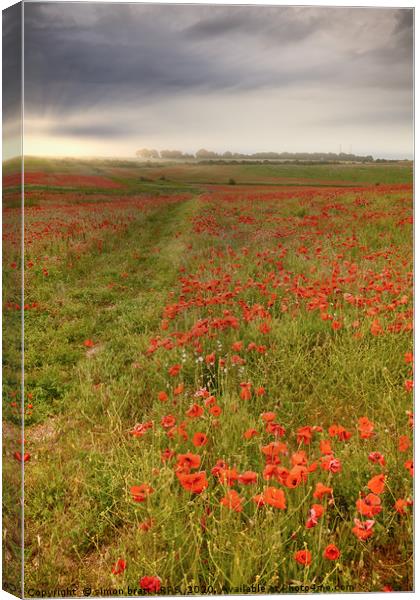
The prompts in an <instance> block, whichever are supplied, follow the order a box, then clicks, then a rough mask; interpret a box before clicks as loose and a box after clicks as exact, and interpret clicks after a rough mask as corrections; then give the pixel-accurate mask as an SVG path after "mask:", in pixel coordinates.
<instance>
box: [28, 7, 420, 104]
mask: <svg viewBox="0 0 420 600" xmlns="http://www.w3.org/2000/svg"><path fill="white" fill-rule="evenodd" d="M350 10H351V9H350ZM365 10H368V9H365ZM343 11H344V12H343ZM365 14H367V13H365ZM352 15H353V17H354V18H353V25H352ZM394 15H395V28H394V35H392V36H391V37H390V39H389V40H386V43H385V44H384V41H383V40H382V39H381V32H380V30H379V32H378V30H376V31H375V30H373V31H372V38H373V46H372V44H371V47H369V48H367V49H366V50H363V48H362V49H359V50H358V51H357V52H356V53H354V52H353V51H352V50H351V49H348V48H346V47H345V44H344V46H343V47H341V42H340V40H339V39H338V40H336V47H334V44H332V45H331V55H330V60H327V61H326V60H325V59H324V60H321V61H320V62H319V63H318V64H316V63H315V64H314V63H313V61H312V62H311V60H309V61H305V59H304V57H300V56H299V55H298V53H297V55H296V60H295V62H294V63H293V64H291V63H290V62H289V60H286V59H284V58H283V56H282V53H283V51H284V50H285V49H287V47H289V48H290V45H291V44H292V45H293V44H294V45H295V46H296V49H297V51H298V50H299V44H300V43H301V42H302V41H305V42H306V43H307V45H308V49H309V51H310V49H311V43H313V46H314V50H315V52H316V49H317V42H316V41H315V42H311V40H313V39H314V37H316V36H317V34H322V33H323V32H325V31H328V30H329V31H331V29H334V23H338V25H339V26H342V25H343V23H340V20H341V21H343V17H344V20H345V19H348V20H349V26H348V28H349V29H351V28H353V29H354V30H355V31H357V28H358V26H359V22H360V21H362V23H363V9H362V10H360V9H359V10H358V11H357V12H353V13H351V12H349V9H327V8H318V9H307V10H305V9H302V8H285V7H267V8H264V9H261V8H260V7H252V6H247V7H240V8H238V7H211V6H210V7H209V6H190V7H186V6H185V5H184V6H176V5H172V6H171V5H166V6H165V5H163V6H162V5H155V6H151V5H149V6H147V5H143V6H141V5H106V4H103V5H94V4H89V3H88V4H58V3H57V4H27V5H26V9H25V22H26V37H25V57H26V63H25V65H26V89H27V97H28V98H31V104H32V106H31V108H32V109H33V110H35V111H37V112H39V113H41V114H43V115H46V114H49V113H50V112H51V111H53V112H58V113H59V112H66V111H67V110H74V109H76V108H78V107H80V108H83V107H84V106H91V105H92V104H93V105H95V104H100V105H104V104H107V103H113V102H124V101H130V102H132V101H135V99H136V98H137V99H138V100H139V102H141V101H142V100H144V99H145V98H147V97H149V96H151V95H152V96H153V95H155V96H159V95H167V94H177V93H185V92H188V91H191V90H195V91H198V92H200V91H201V92H203V93H204V92H206V93H214V92H216V91H217V90H239V89H243V90H247V89H258V88H264V87H266V86H280V87H281V86H283V87H284V86H288V85H290V84H291V83H293V84H294V83H301V84H307V83H311V82H318V83H324V82H331V83H333V84H336V85H337V84H340V82H343V83H344V82H346V83H348V84H352V85H367V86H369V85H374V86H378V85H379V86H383V87H384V88H390V87H396V86H401V85H405V86H409V85H410V84H411V65H410V64H408V63H407V61H405V63H404V64H400V63H401V62H402V61H404V59H406V58H407V51H409V50H410V47H411V46H410V42H409V41H407V40H408V39H409V33H410V31H411V30H412V12H411V11H407V10H405V11H404V10H395V11H394ZM350 33H351V32H350ZM375 39H376V40H377V42H376V45H375ZM323 43H324V44H326V50H327V51H328V42H323ZM321 44H322V42H321ZM318 45H319V42H318ZM356 47H357V44H356ZM337 51H338V52H337ZM308 58H309V59H310V58H311V56H310V55H309V57H308ZM362 61H363V65H362V66H363V68H362V69H361V68H360V67H361V62H362ZM390 63H391V66H392V65H394V67H395V68H394V70H392V69H390Z"/></svg>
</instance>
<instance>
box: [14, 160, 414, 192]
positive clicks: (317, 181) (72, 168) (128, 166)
mask: <svg viewBox="0 0 420 600" xmlns="http://www.w3.org/2000/svg"><path fill="white" fill-rule="evenodd" d="M13 169H15V170H16V163H13V161H12V162H10V161H9V163H8V164H6V165H5V170H4V174H5V175H7V174H8V173H10V172H11V171H13ZM25 170H26V172H27V174H28V182H27V183H28V184H29V185H31V184H32V183H33V180H32V179H31V176H32V174H33V173H36V172H41V171H42V172H43V173H45V174H46V175H45V177H47V175H48V174H51V175H53V177H57V174H62V175H64V176H65V175H67V174H69V173H70V174H73V175H74V174H77V175H81V176H84V177H92V176H99V177H106V178H111V179H113V180H114V181H115V182H116V183H120V184H121V183H125V184H131V185H133V184H140V183H142V184H143V185H146V184H147V181H141V179H140V178H143V179H148V180H151V182H154V183H159V184H160V185H165V181H167V183H170V182H172V183H177V184H184V185H185V184H197V183H202V184H207V183H208V184H223V183H228V181H229V180H230V179H234V180H235V182H236V183H237V184H248V185H249V184H254V183H255V184H275V185H290V184H294V185H308V184H309V185H337V186H343V185H365V184H371V185H376V184H393V183H412V179H413V167H412V163H397V164H395V163H391V164H365V165H352V164H340V165H336V164H331V165H328V164H326V165H297V164H278V165H267V164H263V163H261V164H248V165H247V164H238V165H232V164H226V165H219V164H214V165H207V164H194V163H178V164H177V163H168V164H162V163H160V162H156V163H155V164H152V166H147V165H146V164H145V163H136V162H135V161H133V162H129V161H115V160H108V161H100V160H96V161H89V160H76V159H73V160H64V159H63V160H60V159H48V160H47V159H36V158H31V157H30V158H27V159H26V160H25ZM167 183H166V184H167ZM39 185H41V182H39Z"/></svg>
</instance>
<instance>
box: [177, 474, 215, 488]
mask: <svg viewBox="0 0 420 600" xmlns="http://www.w3.org/2000/svg"><path fill="white" fill-rule="evenodd" d="M177 477H178V480H179V482H180V484H181V485H182V487H183V488H184V489H185V490H187V491H188V492H191V493H192V494H201V492H202V491H204V490H205V489H206V488H207V487H208V485H209V482H208V481H207V477H206V473H205V471H199V472H198V473H177Z"/></svg>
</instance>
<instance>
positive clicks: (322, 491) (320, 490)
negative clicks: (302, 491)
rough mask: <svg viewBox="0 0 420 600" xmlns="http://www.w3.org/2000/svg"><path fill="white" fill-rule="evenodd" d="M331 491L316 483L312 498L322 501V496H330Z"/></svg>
mask: <svg viewBox="0 0 420 600" xmlns="http://www.w3.org/2000/svg"><path fill="white" fill-rule="evenodd" d="M332 493H333V489H332V488H330V487H327V486H325V485H324V484H323V483H317V484H316V486H315V491H314V498H317V499H318V500H322V498H323V497H324V496H331V495H332Z"/></svg>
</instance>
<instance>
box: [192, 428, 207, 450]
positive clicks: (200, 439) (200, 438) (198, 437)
mask: <svg viewBox="0 0 420 600" xmlns="http://www.w3.org/2000/svg"><path fill="white" fill-rule="evenodd" d="M191 441H192V443H193V445H194V446H195V447H196V448H200V447H201V446H205V445H206V444H207V441H208V438H207V436H206V434H205V433H201V432H199V431H198V432H197V433H194V435H193V437H192V440H191Z"/></svg>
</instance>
